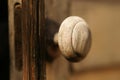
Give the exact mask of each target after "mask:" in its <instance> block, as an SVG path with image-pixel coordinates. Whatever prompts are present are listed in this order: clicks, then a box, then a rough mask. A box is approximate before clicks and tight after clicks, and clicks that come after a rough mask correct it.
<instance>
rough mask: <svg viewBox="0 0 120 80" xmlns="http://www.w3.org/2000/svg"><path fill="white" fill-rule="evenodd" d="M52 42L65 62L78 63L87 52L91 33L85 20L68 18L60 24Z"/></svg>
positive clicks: (76, 17)
mask: <svg viewBox="0 0 120 80" xmlns="http://www.w3.org/2000/svg"><path fill="white" fill-rule="evenodd" d="M53 40H54V43H57V44H58V46H59V49H60V51H61V53H62V55H63V56H64V57H65V58H66V59H67V60H69V61H71V62H78V61H80V60H82V59H83V58H84V57H85V56H86V55H87V53H88V52H89V49H90V46H91V33H90V29H89V27H88V25H87V23H86V22H85V20H83V19H82V18H80V17H78V16H70V17H68V18H66V19H65V20H64V21H63V22H62V24H61V25H60V28H59V30H58V33H56V34H55V35H54V39H53Z"/></svg>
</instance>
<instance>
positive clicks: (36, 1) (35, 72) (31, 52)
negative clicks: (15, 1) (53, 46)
mask: <svg viewBox="0 0 120 80" xmlns="http://www.w3.org/2000/svg"><path fill="white" fill-rule="evenodd" d="M22 4H23V11H22V20H23V21H22V38H23V80H45V62H44V61H45V55H44V54H45V34H44V33H45V31H44V30H45V29H44V28H45V27H44V0H23V2H22Z"/></svg>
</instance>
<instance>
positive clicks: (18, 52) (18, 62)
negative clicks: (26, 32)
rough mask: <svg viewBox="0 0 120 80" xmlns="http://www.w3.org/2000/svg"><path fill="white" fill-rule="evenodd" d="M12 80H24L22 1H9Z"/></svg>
mask: <svg viewBox="0 0 120 80" xmlns="http://www.w3.org/2000/svg"><path fill="white" fill-rule="evenodd" d="M8 10H9V12H8V13H9V45H10V80H22V39H21V37H22V36H21V10H22V5H21V0H8Z"/></svg>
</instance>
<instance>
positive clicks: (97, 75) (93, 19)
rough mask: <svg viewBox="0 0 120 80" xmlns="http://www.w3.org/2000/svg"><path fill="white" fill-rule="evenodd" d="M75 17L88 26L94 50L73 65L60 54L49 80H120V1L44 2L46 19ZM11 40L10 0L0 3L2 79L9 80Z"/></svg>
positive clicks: (48, 70) (48, 67)
mask: <svg viewBox="0 0 120 80" xmlns="http://www.w3.org/2000/svg"><path fill="white" fill-rule="evenodd" d="M72 15H73V16H80V17H82V18H84V19H85V21H86V22H87V23H88V25H89V27H90V29H91V33H92V46H91V50H90V52H89V54H88V55H87V56H86V58H85V59H84V60H82V61H81V62H78V63H71V62H69V61H67V60H66V59H65V58H64V57H63V56H61V55H59V56H57V57H56V58H55V59H53V60H52V61H47V62H46V74H47V75H46V78H47V80H120V42H119V41H120V1H119V0H45V17H46V18H49V19H50V20H52V21H54V22H57V23H58V24H61V22H62V21H63V20H64V19H65V18H66V17H68V16H72ZM50 22H51V21H50ZM47 27H48V29H49V26H47ZM8 39H9V38H8V8H7V0H0V69H1V70H0V80H9V61H10V59H9V48H8V47H9V44H8ZM53 50H54V49H53ZM52 53H53V54H52V55H54V54H56V53H57V54H59V53H60V52H59V51H56V52H55V51H53V52H52ZM51 58H53V57H52V56H51Z"/></svg>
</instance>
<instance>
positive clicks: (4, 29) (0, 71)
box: [0, 0, 10, 80]
mask: <svg viewBox="0 0 120 80" xmlns="http://www.w3.org/2000/svg"><path fill="white" fill-rule="evenodd" d="M8 39H9V38H8V3H7V0H0V80H9V61H10V60H9V43H8V42H9V40H8Z"/></svg>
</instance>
